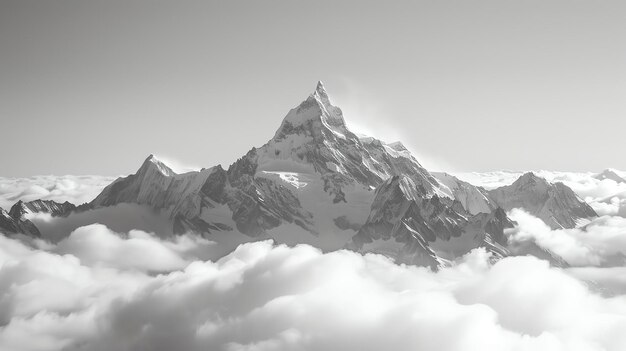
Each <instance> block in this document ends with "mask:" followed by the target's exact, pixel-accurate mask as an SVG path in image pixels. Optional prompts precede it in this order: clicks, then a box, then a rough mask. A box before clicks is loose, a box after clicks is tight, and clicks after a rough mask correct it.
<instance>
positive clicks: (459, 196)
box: [433, 172, 498, 214]
mask: <svg viewBox="0 0 626 351" xmlns="http://www.w3.org/2000/svg"><path fill="white" fill-rule="evenodd" d="M433 176H435V178H437V180H439V182H440V183H441V184H443V186H444V187H445V188H444V191H445V192H447V193H448V194H449V196H450V197H451V198H453V199H455V200H457V201H459V202H460V203H461V205H463V208H465V210H467V212H469V213H471V214H479V213H491V212H492V211H493V210H495V209H496V208H497V207H498V205H496V203H495V202H494V201H493V200H492V199H491V198H490V197H489V193H488V192H487V190H485V189H483V188H481V187H477V186H474V185H472V184H470V183H468V182H464V181H462V180H460V179H458V178H456V177H455V176H452V175H450V174H448V173H443V172H436V173H433ZM446 188H447V189H446Z"/></svg>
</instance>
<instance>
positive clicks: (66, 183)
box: [0, 175, 115, 210]
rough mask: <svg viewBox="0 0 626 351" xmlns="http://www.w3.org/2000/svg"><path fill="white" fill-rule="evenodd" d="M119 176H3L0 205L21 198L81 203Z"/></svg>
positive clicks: (3, 205) (6, 204)
mask: <svg viewBox="0 0 626 351" xmlns="http://www.w3.org/2000/svg"><path fill="white" fill-rule="evenodd" d="M113 180H115V177H104V176H72V175H66V176H35V177H30V178H2V177H0V207H2V208H4V209H6V210H8V209H9V208H10V207H11V206H12V205H13V204H14V203H16V202H17V201H19V200H23V201H32V200H38V199H43V200H54V201H57V202H65V201H69V202H71V203H73V204H76V205H80V204H82V203H85V202H89V201H91V200H93V199H94V198H95V197H96V196H97V195H98V194H99V193H100V192H101V191H102V189H103V188H104V187H105V186H107V185H109V184H110V183H111V182H112V181H113Z"/></svg>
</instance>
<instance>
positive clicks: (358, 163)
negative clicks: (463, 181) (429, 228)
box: [254, 82, 440, 202]
mask: <svg viewBox="0 0 626 351" xmlns="http://www.w3.org/2000/svg"><path fill="white" fill-rule="evenodd" d="M257 155H258V158H257V159H256V160H254V161H256V163H257V164H258V170H260V171H283V170H287V171H292V172H293V171H294V169H298V168H300V169H312V170H313V171H315V172H316V173H317V174H319V175H321V177H322V179H323V181H324V185H325V190H326V191H327V192H328V193H329V194H330V195H331V196H333V200H334V201H335V202H338V201H345V197H344V192H343V188H344V187H345V186H346V185H347V184H349V183H353V182H356V183H358V184H361V185H363V186H366V187H372V188H375V187H377V186H378V185H380V184H382V182H383V181H385V180H386V179H388V178H389V177H391V176H393V175H396V174H403V175H407V176H409V177H411V178H412V179H413V181H414V182H415V183H416V185H417V186H419V187H420V188H422V189H423V192H424V193H426V194H435V193H438V188H439V186H440V185H439V183H438V182H437V180H436V179H435V178H434V177H433V176H432V175H431V174H430V173H429V172H428V171H427V170H426V169H424V168H423V167H422V166H421V165H420V164H419V162H417V160H416V159H415V158H414V157H413V156H412V155H411V153H410V152H409V151H408V150H407V149H406V148H405V147H404V146H403V145H402V144H401V143H399V142H397V143H393V144H385V143H383V142H382V141H380V140H377V139H374V138H359V137H358V136H356V135H355V134H354V133H352V132H351V131H349V130H348V128H347V127H346V125H345V122H344V119H343V115H342V112H341V109H339V108H338V107H336V106H333V105H332V104H331V103H330V100H329V98H328V95H327V93H326V91H325V90H324V86H323V84H322V83H321V82H320V83H318V85H317V88H316V90H315V92H314V93H313V94H311V95H310V96H309V97H308V98H307V99H306V100H305V101H304V102H303V103H301V104H300V105H299V106H298V107H296V108H295V109H292V110H291V111H289V113H288V114H287V116H286V117H285V118H284V120H283V122H282V124H281V126H280V128H279V129H278V131H277V132H276V134H275V136H274V138H273V139H272V140H270V141H269V142H268V143H267V144H266V145H264V146H263V147H261V148H260V149H259V151H258V153H257ZM285 167H287V168H288V169H285Z"/></svg>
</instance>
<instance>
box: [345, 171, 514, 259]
mask: <svg viewBox="0 0 626 351" xmlns="http://www.w3.org/2000/svg"><path fill="white" fill-rule="evenodd" d="M509 227H512V222H511V221H510V220H509V219H508V217H507V216H506V213H504V211H503V210H502V209H496V210H494V211H491V212H490V213H479V214H476V215H472V214H471V213H469V212H468V211H467V210H465V208H464V207H463V205H462V204H461V203H460V202H459V201H457V200H453V199H450V198H447V197H439V196H436V195H435V196H431V197H428V196H424V193H423V191H422V189H420V188H419V187H417V186H416V185H415V183H414V182H413V181H412V180H411V179H410V178H408V177H405V176H394V177H392V178H390V179H389V180H388V181H387V182H385V183H384V184H383V185H382V186H380V187H379V188H378V190H377V191H376V198H375V199H374V203H373V204H372V211H371V213H370V216H369V218H368V219H367V222H366V223H365V225H363V227H361V229H360V230H359V232H358V233H357V235H356V236H355V237H354V238H353V247H354V248H356V249H358V250H365V251H374V252H377V251H379V249H378V247H385V248H387V249H386V250H389V249H388V248H389V247H390V246H389V243H390V242H391V243H394V244H396V245H395V246H396V247H397V248H398V250H397V251H398V252H397V259H398V260H400V261H402V262H406V263H412V264H419V265H427V266H431V267H437V266H439V265H441V264H442V263H444V262H445V258H446V257H453V256H458V255H461V254H464V253H466V252H468V251H470V250H472V249H474V248H476V247H479V246H482V247H486V248H487V249H489V250H491V251H492V252H494V253H496V254H497V255H500V256H502V255H505V254H506V250H505V249H504V247H503V245H505V244H506V238H505V237H504V229H505V228H509ZM383 251H384V250H383Z"/></svg>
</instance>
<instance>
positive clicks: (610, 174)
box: [594, 169, 626, 183]
mask: <svg viewBox="0 0 626 351" xmlns="http://www.w3.org/2000/svg"><path fill="white" fill-rule="evenodd" d="M594 178H596V179H599V180H605V179H610V180H612V181H614V182H616V183H626V179H624V178H622V177H620V176H619V174H617V173H615V171H614V170H612V169H605V170H604V171H602V173H599V174H596V175H595V176H594Z"/></svg>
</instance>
